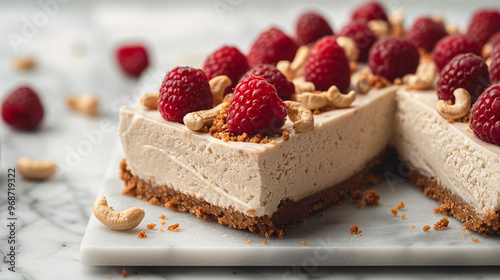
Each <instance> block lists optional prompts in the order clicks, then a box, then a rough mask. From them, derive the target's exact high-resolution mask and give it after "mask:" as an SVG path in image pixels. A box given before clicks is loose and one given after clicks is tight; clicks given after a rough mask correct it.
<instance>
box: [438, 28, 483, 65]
mask: <svg viewBox="0 0 500 280" xmlns="http://www.w3.org/2000/svg"><path fill="white" fill-rule="evenodd" d="M461 53H473V54H477V55H480V54H481V48H480V47H479V45H478V44H477V43H476V42H475V41H474V40H472V39H470V38H469V37H468V36H466V35H464V34H458V33H457V34H453V35H448V36H446V37H444V38H443V39H441V40H439V42H438V43H437V44H436V47H435V48H434V62H436V65H437V67H438V70H439V71H441V70H442V69H443V68H444V66H445V65H446V64H447V63H448V62H449V61H450V60H451V59H452V58H453V57H455V56H456V55H458V54H461Z"/></svg>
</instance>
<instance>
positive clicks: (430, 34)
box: [406, 17, 448, 53]
mask: <svg viewBox="0 0 500 280" xmlns="http://www.w3.org/2000/svg"><path fill="white" fill-rule="evenodd" d="M446 35H448V32H446V29H445V28H444V25H443V24H442V23H438V22H436V21H434V20H433V19H431V18H428V17H421V18H419V19H417V20H416V21H415V23H414V24H413V26H412V28H411V29H410V31H408V33H407V34H406V37H407V38H408V40H409V41H410V42H412V43H413V44H414V45H415V46H416V47H417V48H419V49H423V50H425V51H426V52H428V53H431V52H432V49H434V46H435V45H436V43H437V42H438V41H439V40H440V39H441V38H443V37H444V36H446Z"/></svg>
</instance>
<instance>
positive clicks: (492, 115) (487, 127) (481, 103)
mask: <svg viewBox="0 0 500 280" xmlns="http://www.w3.org/2000/svg"><path fill="white" fill-rule="evenodd" d="M470 127H471V128H472V131H473V132H474V134H475V135H476V136H477V137H478V138H479V139H481V140H483V141H485V142H488V143H492V144H495V145H498V146H500V84H496V85H492V86H491V87H489V88H487V89H486V90H485V91H484V93H483V94H481V96H479V98H478V99H477V102H476V103H474V105H473V106H472V110H471V119H470Z"/></svg>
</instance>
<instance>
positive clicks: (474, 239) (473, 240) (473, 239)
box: [471, 238, 479, 243]
mask: <svg viewBox="0 0 500 280" xmlns="http://www.w3.org/2000/svg"><path fill="white" fill-rule="evenodd" d="M471 239H472V242H474V243H477V242H479V239H477V238H471Z"/></svg>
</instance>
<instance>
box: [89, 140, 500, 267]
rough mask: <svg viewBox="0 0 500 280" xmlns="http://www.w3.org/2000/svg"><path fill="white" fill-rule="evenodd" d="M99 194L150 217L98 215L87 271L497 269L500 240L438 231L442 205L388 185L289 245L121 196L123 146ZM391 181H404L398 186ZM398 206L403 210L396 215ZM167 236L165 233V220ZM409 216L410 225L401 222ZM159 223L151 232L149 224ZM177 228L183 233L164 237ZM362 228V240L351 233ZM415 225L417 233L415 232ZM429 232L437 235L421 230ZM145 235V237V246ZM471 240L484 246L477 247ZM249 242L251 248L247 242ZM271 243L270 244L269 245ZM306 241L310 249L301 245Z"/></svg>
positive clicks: (314, 221)
mask: <svg viewBox="0 0 500 280" xmlns="http://www.w3.org/2000/svg"><path fill="white" fill-rule="evenodd" d="M117 147H118V148H117V150H116V151H115V153H114V155H113V160H112V161H111V163H110V166H109V170H108V172H107V175H106V178H105V179H104V182H103V186H102V188H101V190H100V192H99V195H105V196H106V197H107V199H108V202H109V204H110V205H112V206H113V207H114V209H116V210H123V209H126V208H128V207H132V206H139V207H142V208H144V209H145V210H146V217H145V218H144V220H143V222H142V223H141V224H140V225H139V226H138V227H137V228H136V229H134V230H132V231H129V232H117V231H114V230H111V229H109V228H107V227H105V226H104V225H102V224H101V223H100V222H99V221H97V219H96V218H95V217H94V216H92V217H91V218H90V221H89V224H88V226H87V230H86V232H85V235H84V238H83V241H82V245H81V249H80V261H81V262H82V263H84V264H87V265H97V266H101V265H129V266H130V265H137V266H143V265H148V266H152V265H153V266H182V265H199V266H214V265H216V266H232V265H242V264H243V265H248V266H269V265H277V266H294V265H295V266H296V265H301V266H318V265H320V266H323V265H499V264H500V259H498V257H497V256H498V252H499V251H500V237H497V236H488V237H483V236H481V235H479V234H477V233H471V234H465V233H464V234H463V235H462V232H463V231H464V229H463V228H462V224H461V223H460V222H458V221H457V220H455V219H454V218H450V225H449V226H448V228H443V229H440V230H437V231H436V230H434V229H433V225H434V223H436V222H437V221H439V220H440V219H441V218H442V217H444V215H440V214H434V213H433V211H432V210H433V208H434V207H436V206H438V203H437V202H436V201H434V200H431V199H429V198H427V197H425V196H424V195H423V194H422V193H421V192H419V191H418V190H416V189H415V188H413V187H412V186H410V185H408V184H406V183H403V182H402V181H400V178H401V177H393V176H395V175H394V174H392V175H393V176H388V177H387V178H391V179H388V180H386V181H384V182H382V183H380V184H378V185H377V186H375V187H374V188H373V189H374V190H376V191H377V192H378V193H379V194H380V195H381V200H380V205H379V206H371V207H370V206H362V207H361V208H360V209H357V208H356V206H355V205H354V204H353V203H351V202H350V201H349V200H348V201H345V202H344V203H343V204H341V205H339V206H340V209H336V207H335V206H334V207H331V208H329V209H326V210H325V211H324V212H325V216H323V217H319V214H320V213H319V212H318V213H315V214H313V215H312V217H310V218H309V219H308V221H307V222H306V223H302V224H300V225H298V226H297V228H296V229H294V230H293V231H291V232H290V233H289V234H286V235H285V237H284V238H283V239H279V238H270V239H268V238H263V237H260V236H257V235H255V234H253V233H250V232H248V231H243V230H235V229H230V228H228V227H226V226H222V225H219V224H218V223H216V222H206V221H204V220H203V219H198V218H196V217H195V216H193V215H191V214H188V213H179V212H175V211H172V210H170V209H167V208H164V207H160V206H156V205H149V204H148V203H147V202H146V201H142V200H140V199H137V198H132V197H128V196H124V195H122V194H121V190H122V189H123V182H122V181H121V180H120V179H119V178H118V167H119V163H120V161H121V160H122V159H123V157H124V154H123V152H122V151H121V149H120V148H119V147H120V145H119V144H118V145H117ZM393 178H398V179H396V180H394V179H393ZM399 201H403V202H404V204H405V208H403V209H401V210H400V211H399V214H398V216H394V215H393V214H391V212H390V210H391V209H392V208H394V207H395V206H396V205H397V204H398V203H399ZM162 214H163V215H165V216H167V217H168V219H167V220H165V222H166V225H165V232H161V231H160V230H159V226H160V222H161V221H162V220H161V219H159V217H160V216H161V215H162ZM402 214H405V215H406V218H404V219H403V218H401V215H402ZM149 223H155V224H157V226H156V227H155V228H154V229H153V230H148V229H147V228H146V225H147V224H149ZM175 223H179V224H180V228H179V231H178V232H169V231H167V230H166V228H167V226H168V225H171V224H175ZM353 224H358V225H359V227H360V230H362V231H363V236H360V235H353V234H351V233H349V229H350V227H351V226H352V225H353ZM413 225H414V226H415V228H413ZM425 225H430V226H431V230H429V231H428V232H424V231H423V227H424V226H425ZM141 230H144V231H145V232H146V234H147V238H144V239H139V238H137V235H138V234H139V232H140V231H141ZM472 238H477V239H479V242H477V243H475V242H472V240H471V239H472ZM248 240H250V243H248V244H247V243H246V241H248ZM264 240H266V241H267V242H268V243H269V245H265V244H263V241H264ZM302 241H306V242H307V245H302Z"/></svg>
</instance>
